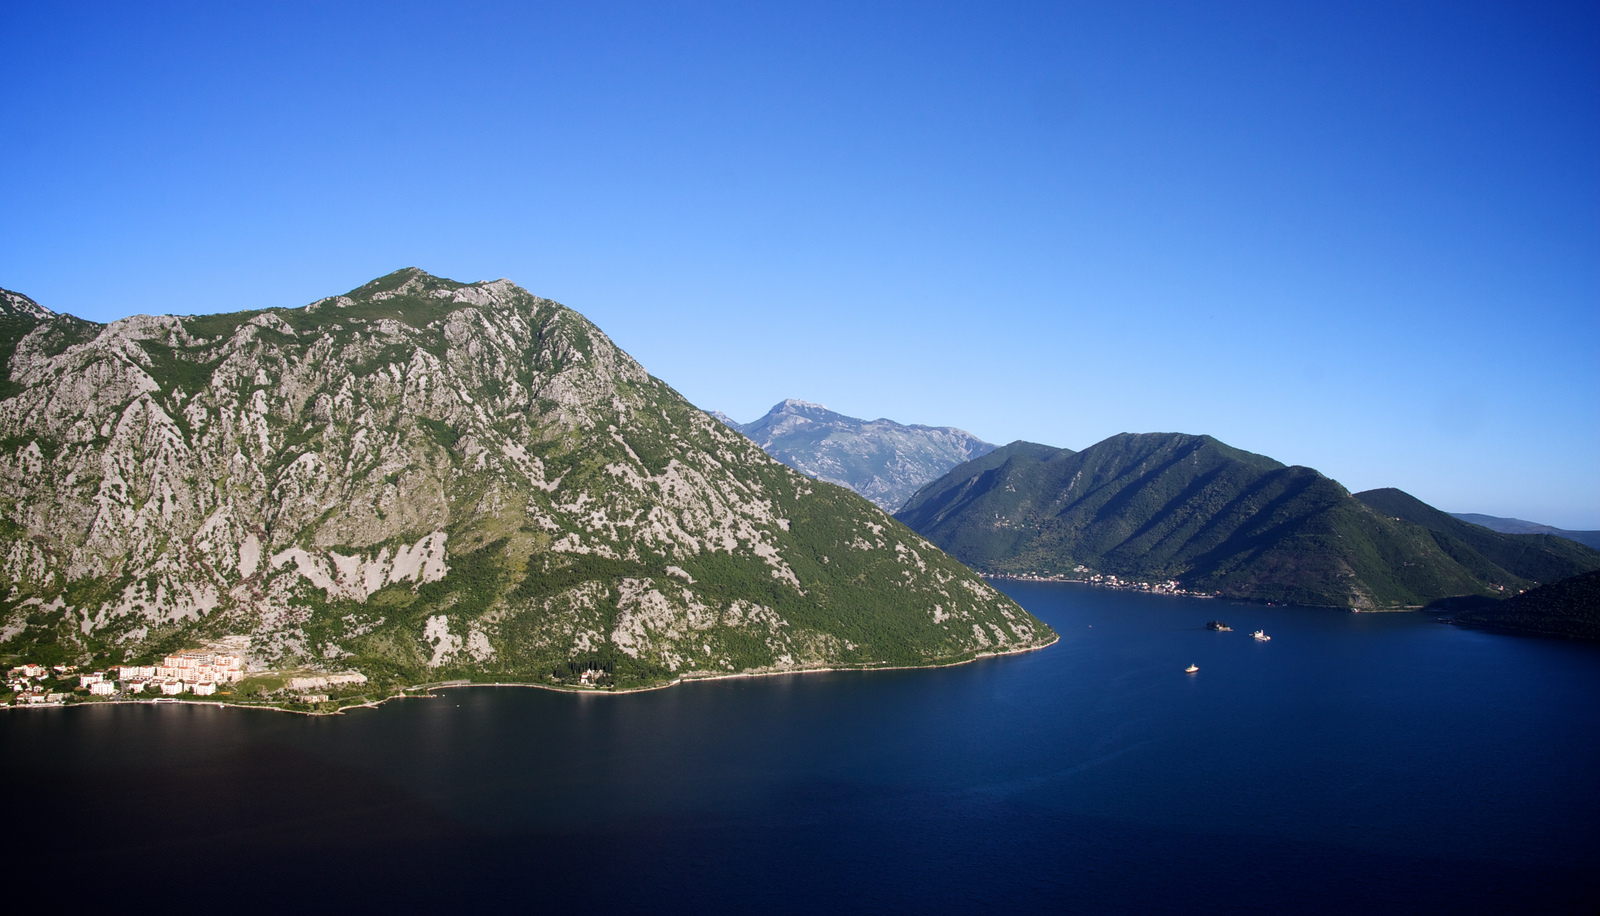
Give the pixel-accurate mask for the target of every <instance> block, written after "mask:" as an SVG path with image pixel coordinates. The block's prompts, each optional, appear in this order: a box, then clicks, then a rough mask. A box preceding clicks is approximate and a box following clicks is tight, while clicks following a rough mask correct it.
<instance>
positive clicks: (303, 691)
mask: <svg viewBox="0 0 1600 916" xmlns="http://www.w3.org/2000/svg"><path fill="white" fill-rule="evenodd" d="M244 677H245V662H244V657H243V656H241V655H239V654H237V653H234V652H204V651H195V652H178V653H175V654H172V655H168V656H165V657H164V658H162V659H161V663H160V664H157V665H121V666H117V667H112V668H107V669H106V670H104V671H85V672H80V671H78V669H77V668H76V667H74V666H72V665H42V664H34V663H23V664H21V665H18V666H16V667H14V668H11V669H10V670H8V671H7V672H6V687H7V689H9V691H10V692H11V693H12V694H13V695H14V696H13V699H12V701H11V705H13V706H61V705H65V704H66V703H67V702H69V701H87V700H110V699H124V700H135V699H144V698H146V697H150V698H177V697H179V696H181V695H185V694H187V695H189V696H192V697H210V696H215V695H217V694H218V693H219V691H220V692H221V693H223V694H224V695H225V694H226V693H227V691H226V690H225V689H224V688H227V687H228V686H230V685H234V684H237V683H238V682H240V681H242V680H243V679H244ZM74 681H75V682H76V683H74ZM366 682H367V678H366V676H365V675H362V674H360V673H359V672H347V673H344V674H326V675H316V676H309V677H290V678H287V679H285V680H284V681H283V686H282V688H281V690H282V691H285V692H288V693H289V696H287V697H286V698H287V699H290V700H293V701H295V702H301V703H313V704H314V703H323V702H327V700H328V694H326V693H310V692H309V691H311V690H315V689H318V688H323V689H326V688H329V687H341V686H346V685H356V684H365V683H366Z"/></svg>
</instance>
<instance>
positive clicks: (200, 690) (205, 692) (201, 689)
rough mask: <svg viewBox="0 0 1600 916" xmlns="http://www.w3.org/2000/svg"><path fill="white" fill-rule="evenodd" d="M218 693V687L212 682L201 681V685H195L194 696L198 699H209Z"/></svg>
mask: <svg viewBox="0 0 1600 916" xmlns="http://www.w3.org/2000/svg"><path fill="white" fill-rule="evenodd" d="M216 692H217V685H216V684H213V683H211V682H210V681H201V682H200V683H198V684H196V685H194V695H195V696H197V697H208V696H211V695H212V694H213V693H216Z"/></svg>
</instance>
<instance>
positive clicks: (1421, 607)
mask: <svg viewBox="0 0 1600 916" xmlns="http://www.w3.org/2000/svg"><path fill="white" fill-rule="evenodd" d="M978 575H979V576H981V577H982V578H984V579H1006V580H1008V581H1011V582H1035V583H1039V584H1042V585H1085V586H1088V587H1090V588H1108V589H1111V590H1112V591H1116V592H1139V593H1141V594H1145V595H1160V596H1162V597H1168V598H1200V599H1203V600H1206V601H1242V602H1244V603H1246V604H1259V605H1262V606H1264V607H1309V608H1317V609H1319V610H1326V611H1349V612H1350V613H1352V614H1402V613H1408V612H1412V611H1426V610H1428V609H1429V608H1428V605H1425V604H1407V605H1395V606H1392V607H1353V606H1351V605H1348V604H1295V603H1294V602H1292V601H1267V600H1264V599H1261V598H1250V597H1247V596H1245V595H1229V594H1226V593H1223V592H1215V593H1211V594H1207V593H1204V592H1190V591H1185V590H1183V589H1178V590H1176V591H1173V590H1168V589H1160V588H1143V587H1141V586H1139V585H1137V584H1112V583H1109V582H1093V581H1090V580H1088V579H1067V578H1051V577H1047V576H1028V575H1010V574H1007V573H978Z"/></svg>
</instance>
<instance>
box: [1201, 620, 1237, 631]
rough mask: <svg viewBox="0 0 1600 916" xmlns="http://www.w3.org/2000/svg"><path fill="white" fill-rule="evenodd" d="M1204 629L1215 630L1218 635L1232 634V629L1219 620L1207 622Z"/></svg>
mask: <svg viewBox="0 0 1600 916" xmlns="http://www.w3.org/2000/svg"><path fill="white" fill-rule="evenodd" d="M1206 629H1208V630H1216V631H1217V632H1218V633H1232V632H1233V627H1230V626H1228V625H1227V624H1225V623H1223V622H1222V621H1220V620H1212V621H1209V622H1208V623H1207V624H1206Z"/></svg>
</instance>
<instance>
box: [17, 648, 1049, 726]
mask: <svg viewBox="0 0 1600 916" xmlns="http://www.w3.org/2000/svg"><path fill="white" fill-rule="evenodd" d="M1052 632H1054V631H1052ZM1060 641H1061V634H1060V633H1056V634H1055V638H1054V639H1051V640H1050V641H1049V642H1046V643H1043V644H1040V645H1033V646H1023V647H1021V648H1017V649H1008V650H1006V651H1004V652H980V653H978V654H977V655H974V656H972V657H971V658H965V659H962V660H960V661H954V662H942V663H939V664H933V665H875V666H867V665H853V666H849V667H844V668H794V669H790V670H787V671H735V672H731V673H728V674H708V675H704V676H699V677H696V676H694V675H680V676H678V677H676V678H673V679H672V680H670V681H667V682H665V683H662V684H650V685H647V686H643V687H629V688H627V689H625V690H596V689H593V688H584V687H570V686H567V685H564V684H538V683H532V682H525V681H504V682H501V681H496V682H494V683H480V682H474V681H441V682H438V683H435V684H414V685H411V686H408V687H402V688H400V689H399V690H398V691H397V692H395V693H393V694H390V695H389V696H386V697H382V698H380V699H376V700H369V701H368V702H365V703H352V704H351V705H349V706H341V707H339V708H338V709H330V710H326V711H319V710H315V709H285V708H283V707H282V706H274V705H270V704H266V703H262V704H255V703H229V702H225V701H221V702H207V701H204V700H179V699H176V698H166V697H152V698H150V699H148V700H99V701H95V702H84V703H53V704H45V703H33V704H26V705H22V706H6V707H4V708H5V709H7V710H11V709H69V708H71V709H76V708H83V707H97V706H169V705H176V704H182V705H184V706H204V707H207V708H212V709H216V708H225V709H261V710H268V711H271V712H282V713H289V714H291V715H297V716H342V715H344V714H345V713H346V712H348V711H350V710H352V709H377V708H378V707H379V706H382V705H383V704H385V703H388V702H389V701H391V700H415V699H432V698H434V697H436V696H437V694H435V693H434V691H438V690H456V689H460V688H463V687H532V688H534V689H536V690H552V691H555V692H557V693H570V694H575V695H579V696H626V695H628V694H634V693H648V692H650V691H655V690H666V689H667V688H669V687H677V686H679V685H680V684H697V683H702V682H710V681H726V680H733V679H735V678H757V677H781V676H783V675H790V674H824V673H828V672H835V673H837V672H844V671H920V670H932V669H938V668H955V667H958V666H960V665H970V664H972V663H973V662H976V661H980V660H982V659H985V658H1004V657H1006V656H1008V655H1022V654H1024V653H1027V652H1038V651H1040V650H1042V649H1048V648H1050V647H1051V646H1053V645H1055V644H1056V643H1058V642H1060ZM411 691H418V692H417V693H412V692H411Z"/></svg>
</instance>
